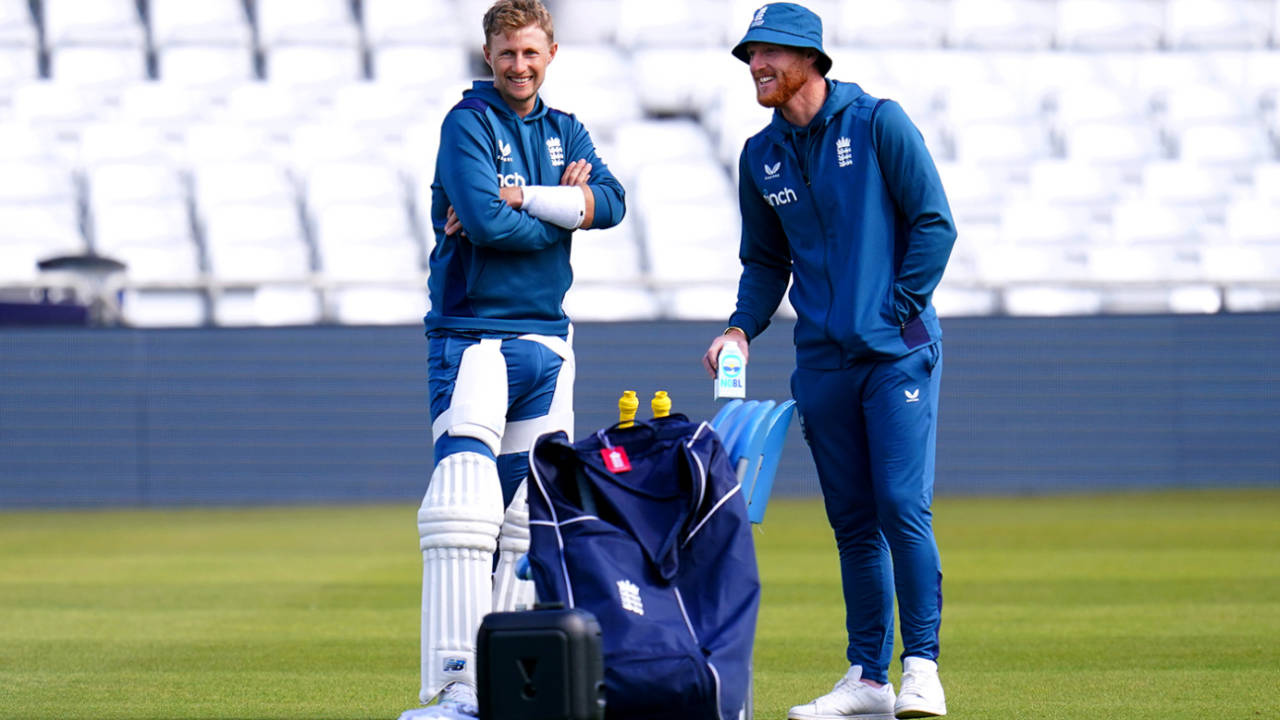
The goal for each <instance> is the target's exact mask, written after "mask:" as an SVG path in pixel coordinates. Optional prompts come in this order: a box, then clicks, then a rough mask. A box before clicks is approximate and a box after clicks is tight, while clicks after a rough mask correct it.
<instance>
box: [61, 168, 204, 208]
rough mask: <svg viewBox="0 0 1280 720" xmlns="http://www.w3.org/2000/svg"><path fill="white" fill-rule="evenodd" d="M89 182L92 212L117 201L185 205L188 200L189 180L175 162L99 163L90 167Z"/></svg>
mask: <svg viewBox="0 0 1280 720" xmlns="http://www.w3.org/2000/svg"><path fill="white" fill-rule="evenodd" d="M85 181H86V183H87V184H88V186H89V208H90V211H91V212H92V211H96V210H98V209H99V208H103V207H106V206H109V205H114V204H116V203H155V204H168V205H172V206H178V207H181V206H183V205H184V204H185V202H186V199H187V188H186V181H185V180H184V179H183V177H182V176H181V174H180V173H179V172H178V170H177V168H176V167H174V165H173V164H172V163H165V162H114V163H99V164H96V165H93V166H91V167H89V168H87V169H86V171H85Z"/></svg>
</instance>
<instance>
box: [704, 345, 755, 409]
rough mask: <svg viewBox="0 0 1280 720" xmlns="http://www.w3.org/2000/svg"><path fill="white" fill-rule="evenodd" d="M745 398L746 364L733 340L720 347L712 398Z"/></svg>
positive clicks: (740, 350)
mask: <svg viewBox="0 0 1280 720" xmlns="http://www.w3.org/2000/svg"><path fill="white" fill-rule="evenodd" d="M746 396H747V362H746V358H744V357H743V356H742V349H741V348H739V347H738V343H737V342H736V341H734V340H729V341H727V342H726V343H725V344H724V345H721V346H720V356H719V357H718V358H717V359H716V379H715V385H714V386H713V390H712V397H713V398H714V399H716V400H719V399H721V398H745V397H746Z"/></svg>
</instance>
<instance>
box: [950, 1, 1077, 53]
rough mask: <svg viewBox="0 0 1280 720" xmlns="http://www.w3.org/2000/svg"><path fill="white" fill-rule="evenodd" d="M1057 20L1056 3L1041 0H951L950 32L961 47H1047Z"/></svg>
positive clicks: (1051, 41)
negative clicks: (1040, 0)
mask: <svg viewBox="0 0 1280 720" xmlns="http://www.w3.org/2000/svg"><path fill="white" fill-rule="evenodd" d="M1055 21H1056V18H1055V17H1054V5H1053V4H1052V3H1045V2H1039V1H1038V0H951V23H950V27H949V29H948V33H947V34H948V38H949V40H950V42H951V44H952V45H955V46H957V47H967V48H986V49H1011V50H1043V49H1047V48H1049V47H1050V46H1051V45H1052V43H1053V36H1054V23H1055Z"/></svg>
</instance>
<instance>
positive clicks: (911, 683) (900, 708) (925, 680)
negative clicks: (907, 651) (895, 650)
mask: <svg viewBox="0 0 1280 720" xmlns="http://www.w3.org/2000/svg"><path fill="white" fill-rule="evenodd" d="M893 714H894V715H895V716H897V717H900V718H928V717H941V716H943V715H946V714H947V699H946V697H945V696H944V695H943V694H942V681H941V680H939V679H938V663H936V662H934V661H932V660H926V659H925V658H920V657H907V658H902V692H901V693H899V694H898V702H897V703H895V704H894V706H893Z"/></svg>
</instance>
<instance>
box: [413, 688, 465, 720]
mask: <svg viewBox="0 0 1280 720" xmlns="http://www.w3.org/2000/svg"><path fill="white" fill-rule="evenodd" d="M478 717H480V703H479V701H478V700H477V699H476V689H475V688H473V687H471V686H470V685H468V684H466V683H460V682H452V683H449V684H448V685H446V686H445V687H444V690H441V691H440V694H439V695H437V696H436V703H435V704H434V705H428V706H427V707H420V708H414V709H412V710H405V711H404V712H402V713H400V719H399V720H428V718H438V719H442V720H475V718H478Z"/></svg>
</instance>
